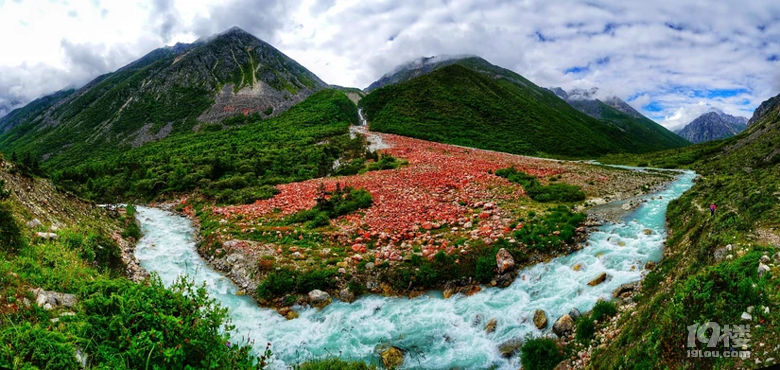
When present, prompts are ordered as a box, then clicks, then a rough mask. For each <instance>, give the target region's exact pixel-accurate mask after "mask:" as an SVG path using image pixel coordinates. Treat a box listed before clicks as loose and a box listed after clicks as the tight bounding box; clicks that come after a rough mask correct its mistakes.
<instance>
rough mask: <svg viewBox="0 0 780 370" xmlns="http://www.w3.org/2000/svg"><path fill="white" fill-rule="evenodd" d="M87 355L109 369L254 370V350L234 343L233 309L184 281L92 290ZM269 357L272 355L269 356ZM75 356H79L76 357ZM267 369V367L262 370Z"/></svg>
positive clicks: (86, 305) (86, 304)
mask: <svg viewBox="0 0 780 370" xmlns="http://www.w3.org/2000/svg"><path fill="white" fill-rule="evenodd" d="M81 296H82V297H84V299H83V303H82V305H83V309H84V315H86V322H85V324H84V325H83V326H82V327H80V332H79V334H80V335H81V336H82V337H84V338H90V339H91V340H89V341H85V342H84V344H83V345H84V351H85V352H87V353H89V354H90V355H91V358H92V360H93V362H94V363H96V364H103V365H104V366H107V367H109V368H127V367H129V368H149V369H155V368H159V369H161V368H176V369H184V368H200V369H228V368H229V369H254V368H256V366H255V364H254V362H255V361H256V360H257V359H256V358H255V357H254V356H252V355H251V352H250V351H251V347H250V346H249V345H248V344H241V343H231V342H230V337H229V336H228V334H227V333H226V332H229V331H231V330H233V328H234V327H233V326H232V325H231V324H230V320H229V318H228V311H227V308H223V307H221V306H220V305H219V303H218V302H217V300H216V299H213V298H210V297H209V296H208V293H207V292H206V288H205V286H201V287H196V286H195V285H194V284H193V283H192V282H190V281H187V280H186V279H184V278H181V279H179V280H177V281H176V282H175V283H174V284H173V285H172V286H171V287H170V288H169V289H166V288H165V287H164V286H163V284H162V282H161V281H160V279H159V278H158V277H153V278H152V279H151V280H150V281H149V283H147V284H135V283H132V282H130V281H128V280H111V281H105V280H101V281H96V282H95V283H93V284H90V285H88V286H86V287H85V288H84V289H83V290H82V292H81ZM266 355H268V353H267V354H266ZM70 356H73V352H72V351H71V352H70ZM261 367H262V366H261Z"/></svg>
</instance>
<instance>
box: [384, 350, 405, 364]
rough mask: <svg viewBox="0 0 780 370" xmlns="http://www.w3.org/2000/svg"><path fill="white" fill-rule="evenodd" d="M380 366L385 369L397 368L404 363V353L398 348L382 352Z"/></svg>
mask: <svg viewBox="0 0 780 370" xmlns="http://www.w3.org/2000/svg"><path fill="white" fill-rule="evenodd" d="M381 357H382V364H383V365H385V368H387V369H393V368H397V367H399V366H401V365H403V363H404V352H403V351H401V349H400V348H398V347H390V348H388V349H386V350H385V351H384V352H382V355H381Z"/></svg>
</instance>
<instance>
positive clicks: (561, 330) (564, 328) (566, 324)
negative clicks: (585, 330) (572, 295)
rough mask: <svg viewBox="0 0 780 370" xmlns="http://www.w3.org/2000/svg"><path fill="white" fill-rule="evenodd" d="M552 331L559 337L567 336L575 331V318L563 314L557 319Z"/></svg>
mask: <svg viewBox="0 0 780 370" xmlns="http://www.w3.org/2000/svg"><path fill="white" fill-rule="evenodd" d="M552 331H553V333H555V335H557V336H558V337H560V338H565V337H567V336H568V335H570V334H571V333H572V332H574V320H573V319H572V318H571V316H569V315H563V316H561V317H560V318H558V320H556V321H555V324H553V327H552Z"/></svg>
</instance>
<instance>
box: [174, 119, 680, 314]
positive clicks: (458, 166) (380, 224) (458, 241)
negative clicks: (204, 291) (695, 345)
mask: <svg viewBox="0 0 780 370" xmlns="http://www.w3.org/2000/svg"><path fill="white" fill-rule="evenodd" d="M359 130H361V131H360V132H361V133H363V134H366V136H367V138H368V139H369V141H370V142H374V143H377V142H380V143H381V144H382V147H383V149H382V150H381V152H382V153H383V154H385V155H392V156H394V157H396V158H399V159H401V160H403V161H405V162H406V164H405V165H403V166H401V167H400V168H398V169H391V170H382V171H372V172H367V173H364V174H358V175H353V176H336V177H329V178H324V179H313V180H309V181H304V182H298V183H290V184H283V185H279V186H277V188H278V189H279V190H280V193H279V194H278V195H276V196H274V197H272V198H270V199H266V200H260V201H257V202H255V203H253V204H250V205H245V206H225V207H210V206H208V205H200V204H198V202H197V201H194V200H191V199H187V200H185V201H184V202H183V203H182V204H179V205H178V206H177V208H178V209H179V210H181V211H183V212H184V213H187V214H189V215H190V216H193V218H195V219H197V221H199V222H200V223H201V225H202V230H201V236H202V237H203V239H204V241H203V242H202V243H201V244H200V252H201V254H202V255H203V256H204V258H206V260H208V261H210V262H211V263H212V265H213V266H215V267H216V268H217V269H219V270H222V271H223V272H225V273H227V275H228V276H230V277H231V278H232V279H233V280H234V281H235V282H236V283H237V285H238V286H239V287H242V288H243V289H245V291H246V292H247V293H248V294H252V295H255V296H256V297H257V298H258V299H259V300H260V302H261V304H264V305H275V306H279V307H285V306H287V305H288V304H289V303H290V302H289V301H288V302H287V303H284V302H282V301H281V300H280V299H279V298H281V297H262V296H261V295H260V294H257V292H256V288H257V286H258V284H259V283H261V282H262V281H263V280H265V279H267V278H268V277H269V275H273V271H274V270H278V269H279V268H283V269H290V270H292V271H297V272H298V273H300V272H302V271H308V272H310V273H314V272H316V271H325V272H323V274H324V275H322V276H324V278H323V279H330V278H333V277H335V279H336V282H335V283H332V284H325V285H327V286H328V287H329V288H331V289H330V290H331V291H332V292H333V293H334V294H339V295H341V296H342V299H346V300H349V299H350V298H352V297H354V296H353V295H352V294H351V293H345V292H344V289H345V288H346V285H347V282H348V281H359V282H360V283H361V285H363V286H366V287H367V288H366V290H367V291H370V292H373V293H381V294H387V295H410V296H414V295H418V294H421V293H422V292H423V291H424V290H425V289H426V288H432V287H435V288H441V287H443V286H444V285H445V283H447V280H449V279H447V278H445V277H444V276H438V277H437V278H436V279H435V280H437V281H436V282H435V283H434V284H430V285H429V286H422V285H420V284H419V280H420V279H419V278H415V277H412V278H411V281H415V283H414V284H413V283H411V281H410V279H409V278H408V277H407V278H406V279H401V280H402V281H403V282H404V283H409V284H403V285H402V284H399V283H398V281H397V280H398V276H397V275H396V273H398V272H399V271H403V270H405V269H409V270H411V271H413V272H411V275H415V274H414V272H419V270H420V267H421V266H420V261H423V262H426V261H433V260H434V257H435V256H436V255H437V254H440V253H441V252H443V253H444V254H445V255H446V256H448V257H449V260H448V261H449V262H450V264H455V265H458V264H462V265H463V266H464V268H466V269H467V270H468V268H467V267H468V266H469V265H468V263H469V261H471V262H472V263H473V261H472V260H473V259H475V258H476V256H482V255H485V254H489V253H490V251H492V255H491V256H490V259H492V261H493V262H491V263H492V265H493V266H494V267H495V258H494V257H493V256H494V255H495V251H494V250H497V249H498V248H499V247H504V246H506V247H507V248H508V249H509V250H510V251H514V252H513V253H514V254H515V255H514V259H515V260H516V262H517V265H518V267H520V266H523V265H532V264H535V263H537V262H540V261H544V260H548V259H549V258H551V257H554V256H557V255H560V254H568V253H570V252H572V251H575V250H577V249H579V248H581V246H579V245H577V241H582V240H584V238H585V236H586V233H587V231H588V230H587V227H586V226H587V225H595V224H598V222H597V221H596V220H589V221H588V222H586V223H584V224H581V225H578V226H580V227H577V230H576V233H577V236H576V237H575V238H574V241H572V242H569V243H561V244H560V245H552V246H547V245H531V244H529V243H525V244H524V243H523V241H521V240H518V239H517V238H516V235H517V232H518V230H521V229H522V228H523V227H524V222H525V224H534V223H535V222H537V221H538V220H542V221H543V220H544V217H546V216H545V215H549V214H552V213H555V212H556V209H557V208H556V207H558V206H564V207H565V209H566V210H567V211H566V212H569V211H568V210H570V209H576V210H577V211H581V210H586V209H589V208H591V207H592V206H593V205H603V204H605V203H610V202H615V201H621V200H627V201H626V202H625V203H626V204H627V205H626V206H625V208H621V211H623V212H625V211H628V210H629V209H630V208H631V207H633V206H635V205H637V204H638V203H639V202H640V201H639V200H637V198H636V197H637V196H639V195H641V194H646V193H649V192H652V191H655V190H658V189H659V188H661V187H663V186H664V185H665V184H667V183H668V182H669V181H671V180H672V179H673V176H672V174H670V173H664V172H652V171H647V172H637V171H632V170H626V169H618V168H612V167H606V166H600V165H594V164H588V163H582V162H567V161H555V160H549V159H542V158H533V157H525V156H519V155H512V154H506V153H501V152H493V151H485V150H479V149H470V148H464V147H459V146H453V145H446V144H440V143H434V142H429V141H424V140H418V139H411V138H407V137H402V136H397V135H391V134H382V133H375V132H368V131H365V130H364V129H362V128H359ZM507 167H514V168H516V169H518V170H521V171H524V172H526V173H529V174H531V175H534V176H537V177H538V178H539V179H540V180H541V182H542V183H544V184H548V183H555V182H560V183H566V184H571V185H577V186H580V187H581V188H582V189H583V191H584V192H585V193H586V195H587V201H586V203H584V204H583V203H579V205H577V204H574V203H539V202H535V201H533V200H531V199H530V198H528V197H527V196H526V195H525V192H524V190H523V188H522V186H521V185H519V184H515V183H511V182H509V181H507V180H506V179H505V178H502V177H499V176H496V175H494V174H493V173H494V172H495V171H496V170H499V169H502V168H507ZM323 187H324V189H325V190H328V191H332V190H334V189H335V188H336V187H341V188H343V187H352V188H356V189H366V190H368V191H369V192H370V193H371V194H372V196H373V205H372V206H371V207H369V208H367V209H365V210H361V211H358V212H356V213H353V214H349V215H346V216H341V217H339V218H337V219H335V220H333V221H332V223H331V226H329V227H323V228H317V229H307V228H305V227H297V226H289V225H281V224H279V223H278V221H279V220H280V219H281V218H283V217H286V216H289V215H291V214H294V213H296V212H299V211H303V210H307V209H311V208H312V207H314V206H315V204H316V201H315V198H316V197H317V196H318V192H319V191H321V190H322V189H323ZM557 211H558V212H560V209H557ZM537 214H538V215H539V216H538V217H537V216H536V215H537ZM570 217H571V216H570ZM561 226H563V225H562V224H561V225H553V226H551V227H552V228H551V229H549V230H544V231H543V233H544V234H547V235H543V236H549V237H551V238H555V237H556V236H557V235H559V233H560V232H561V230H560V227H561ZM526 227H528V226H526ZM554 241H555V240H554ZM505 244H506V245H505ZM509 246H511V247H512V248H509ZM432 266H433V268H434V269H437V267H436V265H435V264H432ZM472 267H473V266H472ZM640 267H641V266H640ZM438 268H439V269H444V267H443V266H439V267H438ZM473 274H474V271H473V268H472V269H470V271H468V272H467V273H454V274H449V275H446V277H448V278H458V279H460V278H469V279H468V280H467V281H462V280H461V281H460V285H466V286H467V287H465V288H462V290H464V291H465V292H471V293H473V292H476V291H478V290H479V288H478V284H477V282H476V281H472V280H471V279H470V277H472V276H473ZM442 275H445V274H442ZM496 278H497V277H496ZM472 283H474V284H472ZM488 283H489V284H490V285H495V284H496V283H497V282H496V279H492V281H488ZM498 283H499V285H500V284H501V282H500V281H499V282H498ZM353 290H355V289H353ZM339 292H340V293H339ZM290 293H292V291H291V292H290ZM299 293H300V294H305V293H306V292H305V291H301V292H299ZM264 298H269V299H270V298H276V299H275V300H266V299H264ZM282 312H285V313H286V312H287V310H286V309H284V310H282Z"/></svg>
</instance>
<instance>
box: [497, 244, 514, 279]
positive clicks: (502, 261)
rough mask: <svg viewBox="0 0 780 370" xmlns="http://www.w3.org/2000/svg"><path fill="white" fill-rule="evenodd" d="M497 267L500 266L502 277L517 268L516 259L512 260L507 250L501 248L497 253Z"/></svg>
mask: <svg viewBox="0 0 780 370" xmlns="http://www.w3.org/2000/svg"><path fill="white" fill-rule="evenodd" d="M496 265H497V266H498V273H499V274H500V275H502V274H504V273H506V272H509V271H512V269H514V268H515V259H514V258H512V255H511V254H509V252H508V251H507V250H506V249H504V248H501V249H499V250H498V253H496Z"/></svg>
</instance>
